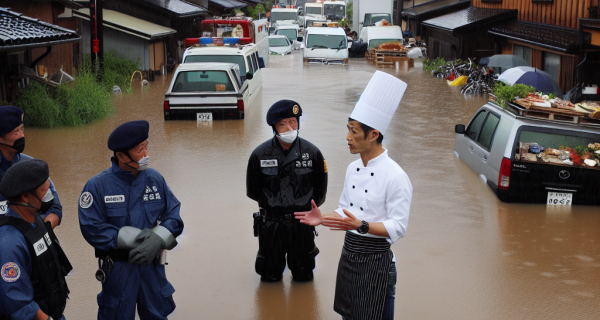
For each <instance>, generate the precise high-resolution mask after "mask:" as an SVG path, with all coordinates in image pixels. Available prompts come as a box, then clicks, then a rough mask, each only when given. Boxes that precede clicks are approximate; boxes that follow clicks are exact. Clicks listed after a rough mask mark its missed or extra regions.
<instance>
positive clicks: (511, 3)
mask: <svg viewBox="0 0 600 320" xmlns="http://www.w3.org/2000/svg"><path fill="white" fill-rule="evenodd" d="M594 4H595V5H596V6H597V5H598V1H597V0H546V1H541V0H538V1H536V0H500V1H498V0H496V1H494V0H471V6H472V7H476V8H488V9H517V10H519V20H523V21H529V22H535V23H545V24H551V25H556V26H560V27H566V28H579V24H580V22H579V19H580V18H589V14H590V11H589V8H590V7H592V6H594Z"/></svg>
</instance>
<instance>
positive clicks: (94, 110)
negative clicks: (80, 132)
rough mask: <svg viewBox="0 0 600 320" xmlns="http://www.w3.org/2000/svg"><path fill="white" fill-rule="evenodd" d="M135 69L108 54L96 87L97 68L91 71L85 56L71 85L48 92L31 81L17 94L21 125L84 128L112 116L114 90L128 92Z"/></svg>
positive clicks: (110, 53) (131, 63)
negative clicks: (22, 111)
mask: <svg viewBox="0 0 600 320" xmlns="http://www.w3.org/2000/svg"><path fill="white" fill-rule="evenodd" d="M138 65H139V60H138V62H133V61H130V60H127V59H123V58H120V57H118V56H117V55H116V54H115V53H113V52H109V53H107V54H105V60H104V70H105V71H104V78H103V82H102V83H98V82H96V73H95V70H96V69H97V68H92V66H91V63H90V57H89V56H84V61H83V66H82V67H81V68H80V69H79V70H76V71H75V74H74V78H75V81H74V82H72V83H65V84H60V85H58V87H56V88H51V87H49V86H46V85H44V84H40V83H38V82H35V81H32V82H31V83H30V85H29V86H28V87H27V88H25V89H23V90H21V91H20V92H19V98H18V99H17V101H16V105H17V106H18V107H20V108H21V109H23V110H24V111H25V117H24V122H25V125H26V126H29V127H46V128H55V127H66V126H79V125H85V124H88V123H91V122H93V121H94V120H97V119H102V118H105V117H107V116H108V115H110V114H112V113H113V112H114V108H113V106H112V101H111V92H112V88H113V86H114V85H118V86H119V87H121V89H122V90H123V91H124V92H128V91H129V90H127V89H129V81H130V78H131V75H132V74H133V72H134V71H135V70H137V69H138Z"/></svg>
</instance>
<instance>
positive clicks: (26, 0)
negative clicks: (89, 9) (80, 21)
mask: <svg viewBox="0 0 600 320" xmlns="http://www.w3.org/2000/svg"><path fill="white" fill-rule="evenodd" d="M0 7H5V8H10V10H11V11H13V12H18V13H22V14H23V15H24V16H27V17H31V18H34V19H38V20H40V21H43V22H47V23H49V24H52V25H56V26H60V27H63V28H67V29H70V30H73V31H76V32H77V19H75V18H62V17H60V16H61V15H62V14H64V13H65V11H67V12H68V11H69V10H71V8H79V7H81V6H80V5H78V4H76V3H74V2H72V1H65V0H61V1H35V0H19V1H15V0H0ZM45 53H46V48H45V47H43V48H34V49H31V50H30V52H26V53H25V54H26V55H27V57H25V60H27V61H29V62H31V61H34V60H35V59H36V58H38V57H40V56H41V55H43V54H45ZM78 56H79V46H78V44H77V43H66V44H59V45H55V46H52V50H51V52H50V53H49V54H48V55H47V56H46V57H44V59H43V61H40V62H39V65H43V66H44V67H45V69H46V71H47V72H48V74H55V73H57V72H58V71H59V70H60V69H61V68H62V70H63V71H64V72H66V73H68V74H73V68H74V67H75V68H76V67H77V64H78V58H77V57H78Z"/></svg>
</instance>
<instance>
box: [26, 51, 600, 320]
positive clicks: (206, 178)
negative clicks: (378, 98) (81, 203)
mask: <svg viewBox="0 0 600 320" xmlns="http://www.w3.org/2000/svg"><path fill="white" fill-rule="evenodd" d="M267 66H268V67H267V68H266V69H262V71H263V72H264V73H263V89H262V91H261V92H259V93H258V94H259V96H258V97H257V98H256V99H255V100H254V101H253V102H252V103H251V105H250V106H247V108H246V115H245V120H227V121H220V120H216V121H214V122H212V123H208V122H201V123H197V122H196V121H170V122H165V121H164V120H163V113H162V110H163V109H162V108H163V106H162V103H163V95H164V92H165V91H166V88H167V86H168V84H169V80H170V79H168V78H162V77H160V76H157V77H156V81H154V82H151V83H150V86H149V88H146V89H141V88H140V87H139V86H136V88H135V89H134V93H132V94H123V95H122V96H117V97H115V100H114V103H115V106H116V113H115V114H114V116H113V117H110V118H108V119H105V120H101V121H98V122H95V123H94V124H92V125H89V126H84V127H78V128H60V129H35V128H27V130H26V135H27V148H26V149H25V153H27V154H29V155H31V156H34V157H37V158H41V159H44V160H46V161H48V163H49V165H50V176H51V178H52V180H53V181H54V183H55V185H56V188H57V190H58V194H59V196H60V200H61V202H62V204H63V212H64V213H63V221H62V225H61V226H60V227H58V228H57V235H58V237H59V239H60V240H61V243H62V245H63V247H64V248H65V251H66V253H67V256H68V257H69V259H70V260H71V262H72V264H73V267H74V271H73V272H72V273H71V274H70V276H69V277H68V282H69V287H70V289H71V294H70V300H69V301H68V303H67V309H66V313H65V315H66V318H67V319H95V318H96V312H97V303H96V295H97V294H98V293H99V292H100V283H99V282H98V281H96V279H95V278H94V273H95V271H96V269H97V267H98V264H97V260H96V259H95V258H94V250H93V248H92V247H91V246H90V245H89V244H88V243H87V242H86V241H85V240H84V239H83V237H82V235H81V232H80V230H79V222H78V217H77V204H78V198H79V195H80V192H81V190H82V188H83V186H84V184H85V183H86V182H87V180H88V179H90V178H91V177H92V176H94V175H96V174H98V173H99V172H100V171H102V170H104V169H106V168H108V167H109V166H110V157H111V155H112V153H111V152H110V151H109V150H108V149H107V146H106V143H107V139H108V136H109V134H110V133H111V131H112V130H113V129H114V128H115V127H116V126H117V125H119V124H121V123H123V122H126V121H130V120H138V119H146V120H148V121H149V122H150V139H149V152H150V167H152V168H155V169H157V170H158V171H159V172H160V173H161V174H162V175H163V176H164V177H165V179H166V181H167V182H168V184H169V186H170V188H171V189H172V191H173V192H174V194H175V195H176V196H177V198H178V199H179V200H180V201H181V203H182V207H181V217H182V218H183V220H184V223H185V229H184V232H183V234H182V235H181V236H180V237H179V239H178V240H179V245H178V246H177V247H176V248H175V249H174V250H173V251H172V252H169V256H168V261H169V265H168V266H167V267H166V269H167V276H168V278H169V280H170V282H171V283H172V284H173V286H174V287H175V289H176V292H175V294H174V299H175V302H176V304H177V309H176V310H175V312H174V313H173V314H172V315H171V317H170V319H339V317H338V315H337V314H336V313H335V312H334V311H333V298H334V290H335V275H336V270H337V263H338V260H339V257H340V252H341V248H342V244H343V239H344V234H343V233H342V232H334V231H329V230H327V229H326V228H324V227H322V226H321V227H318V228H317V230H318V232H319V237H318V238H317V239H316V244H317V246H318V247H319V249H320V251H321V253H320V254H319V255H318V256H317V262H316V263H317V267H316V269H315V277H314V281H313V282H310V283H295V282H292V281H291V273H290V272H289V270H287V269H286V271H285V272H284V278H283V281H282V282H280V283H261V282H260V277H259V276H258V275H257V274H256V273H255V272H254V259H255V256H256V252H257V250H258V240H257V238H254V237H253V231H252V218H251V215H252V213H253V212H255V211H257V204H256V202H254V201H252V200H250V199H249V198H247V197H246V190H245V188H246V186H245V179H246V165H247V160H248V157H249V155H250V153H251V152H252V150H253V149H254V148H255V147H256V146H258V145H259V144H260V143H262V142H263V141H265V140H267V139H270V138H271V137H272V131H271V128H270V127H269V126H268V125H267V124H266V121H265V116H266V112H267V110H268V108H269V107H270V106H271V104H273V103H274V102H275V101H277V100H280V99H283V98H290V99H293V100H296V101H298V102H299V103H300V105H301V106H302V109H303V113H304V115H303V116H302V118H301V122H300V136H302V137H304V138H306V139H307V140H309V141H311V142H313V143H314V144H315V145H316V146H318V147H319V148H320V150H321V151H322V153H323V154H324V156H325V158H326V159H327V164H328V167H329V188H328V194H327V200H326V202H325V204H324V205H323V206H322V207H321V210H322V211H324V212H330V211H332V210H333V209H335V208H337V202H338V199H339V196H340V194H341V191H342V187H343V180H344V174H345V171H346V167H347V165H348V164H349V163H350V162H351V161H353V160H355V159H356V158H357V156H354V155H351V154H350V153H349V152H348V148H347V145H346V141H345V139H344V138H345V136H346V133H347V130H346V122H347V118H348V116H349V115H350V113H351V111H352V109H353V108H354V104H355V103H356V101H357V100H358V98H359V95H360V94H361V93H362V91H363V89H364V88H365V86H366V84H367V82H368V81H369V79H370V77H371V75H372V74H373V73H374V71H375V69H376V68H375V67H374V66H373V65H371V64H367V63H366V61H365V60H364V59H350V64H349V66H348V67H342V66H335V65H330V66H322V65H311V66H304V65H303V63H302V53H301V51H297V52H294V53H293V55H290V56H271V57H270V61H269V63H268V65H267ZM381 70H383V71H386V72H388V73H391V74H392V75H395V76H397V77H399V78H401V79H402V80H403V81H405V82H406V83H407V84H408V90H407V91H406V94H405V95H404V99H403V100H402V103H401V104H400V107H399V109H398V111H397V112H396V115H395V117H394V119H393V120H392V123H391V124H390V127H389V129H388V131H387V134H386V136H385V140H384V142H383V145H384V147H386V148H387V149H388V150H389V155H390V157H391V158H392V159H394V160H396V162H398V164H399V165H400V166H402V168H403V169H404V170H405V171H406V172H407V173H408V175H409V177H410V179H411V181H412V184H413V187H414V194H413V200H412V207H411V214H410V222H409V225H408V229H407V233H406V238H404V239H401V240H400V241H398V242H397V243H395V244H394V245H393V246H392V249H393V250H394V252H395V254H396V259H397V267H398V283H397V289H396V304H395V308H396V318H397V319H598V318H600V309H599V308H598V305H600V232H599V231H598V230H600V212H599V210H598V208H597V207H572V208H568V207H567V208H560V207H557V208H547V207H546V206H545V205H520V204H519V205H517V204H506V203H502V202H500V201H499V200H498V199H497V198H496V196H495V195H494V194H493V193H492V191H491V189H490V188H489V187H487V185H486V184H484V183H483V182H482V181H481V180H480V179H479V178H478V177H477V176H476V175H475V174H474V173H473V172H472V171H471V170H470V169H469V168H468V167H467V166H466V165H465V164H464V163H462V162H461V161H459V160H456V159H455V157H454V156H453V154H452V147H453V142H454V125H455V124H458V123H463V124H467V123H468V121H469V119H470V118H471V116H472V115H473V114H474V112H475V111H476V110H477V109H478V108H479V107H480V106H481V105H482V104H484V103H485V102H486V100H487V98H486V97H470V96H466V97H465V96H462V95H461V94H460V93H459V92H458V89H457V88H454V87H450V86H448V85H446V83H445V82H444V81H441V80H439V79H436V78H434V77H431V76H429V75H428V74H426V73H424V72H423V71H422V69H421V63H420V62H416V63H415V67H414V68H412V69H409V70H400V71H396V70H395V69H393V68H387V69H381ZM550 209H553V210H550Z"/></svg>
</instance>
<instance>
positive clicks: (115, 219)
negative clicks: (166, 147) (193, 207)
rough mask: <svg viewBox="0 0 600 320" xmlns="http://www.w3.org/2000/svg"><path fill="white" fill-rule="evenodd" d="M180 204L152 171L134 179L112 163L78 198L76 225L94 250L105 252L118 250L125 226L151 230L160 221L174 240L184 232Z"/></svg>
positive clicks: (160, 178) (142, 172)
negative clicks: (119, 237) (77, 220)
mask: <svg viewBox="0 0 600 320" xmlns="http://www.w3.org/2000/svg"><path fill="white" fill-rule="evenodd" d="M180 205H181V203H180V202H179V200H177V198H175V195H174V194H173V192H171V189H169V186H168V185H167V182H166V181H165V179H164V178H163V176H162V175H161V174H160V173H158V171H156V170H154V169H150V168H148V169H147V170H145V171H140V172H139V173H138V175H137V177H135V178H134V176H133V174H132V173H131V172H129V171H125V170H122V169H121V168H119V166H118V165H117V164H116V163H115V162H114V161H113V162H112V168H109V169H106V170H104V171H102V172H101V173H100V174H98V175H96V176H94V177H93V178H91V179H90V180H89V181H88V182H87V184H86V185H85V187H84V188H83V192H82V194H81V196H80V198H79V225H80V226H81V233H82V234H83V237H84V238H85V239H86V240H87V242H88V243H90V244H91V245H92V246H93V247H95V248H97V249H100V250H103V251H108V249H116V248H117V235H118V233H119V230H120V229H121V228H122V227H124V226H132V227H136V228H139V229H145V228H153V227H155V226H156V225H157V224H158V223H159V222H160V225H161V226H163V227H165V228H167V229H168V230H169V231H170V232H171V233H172V234H173V236H174V237H177V236H179V235H180V234H181V232H182V231H183V221H182V220H181V217H180V216H179V209H180Z"/></svg>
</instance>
